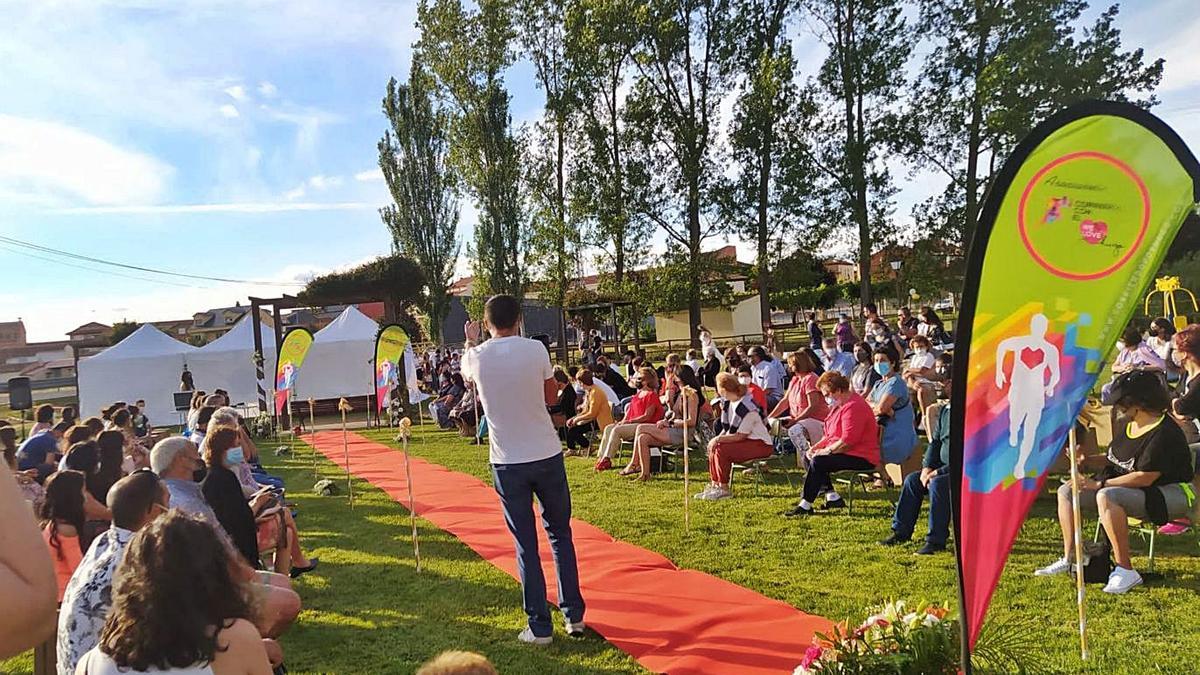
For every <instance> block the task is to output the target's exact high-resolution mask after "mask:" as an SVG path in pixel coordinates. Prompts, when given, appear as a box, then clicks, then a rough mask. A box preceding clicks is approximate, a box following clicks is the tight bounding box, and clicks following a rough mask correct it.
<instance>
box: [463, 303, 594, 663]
mask: <svg viewBox="0 0 1200 675" xmlns="http://www.w3.org/2000/svg"><path fill="white" fill-rule="evenodd" d="M520 318H521V303H520V302H519V301H518V300H517V299H516V298H514V297H512V296H510V295H495V296H492V298H491V299H489V300H488V301H487V305H486V306H485V308H484V314H483V322H484V326H485V327H486V328H487V330H488V332H489V333H490V334H491V335H492V338H491V339H490V340H487V341H486V342H484V343H483V344H481V345H479V346H478V347H473V348H471V349H469V350H467V353H466V354H465V355H464V356H463V359H462V374H463V377H465V378H466V379H469V380H471V381H472V382H474V383H475V386H476V388H477V391H478V392H479V398H480V400H481V401H482V402H483V414H484V415H486V416H487V425H488V436H489V440H490V443H491V459H490V461H491V464H492V480H493V482H494V484H495V486H496V492H497V493H498V494H499V495H500V505H501V506H503V507H504V520H505V521H506V522H507V523H508V531H509V532H511V533H512V536H513V541H514V543H515V544H516V548H517V572H518V575H519V576H520V579H521V588H522V591H523V594H524V601H523V604H524V608H525V614H526V615H528V616H529V626H528V627H527V628H526V629H525V630H524V631H522V632H521V634H520V635H518V636H517V639H519V640H521V641H522V642H527V643H532V644H538V645H546V644H550V642H551V639H552V637H551V636H552V634H553V632H554V627H553V624H552V623H551V621H550V612H549V609H548V607H547V605H546V579H545V577H544V575H543V574H542V563H541V558H540V557H539V555H538V540H537V525H536V516H535V515H534V511H533V498H534V496H535V495H536V496H537V499H538V502H539V503H540V504H541V505H542V522H543V524H544V527H545V528H546V534H547V535H549V539H550V548H551V551H552V552H553V554H554V564H555V567H556V568H557V571H558V599H559V602H558V605H559V608H560V609H561V610H562V613H563V617H564V618H565V620H566V630H567V633H568V634H569V635H571V636H574V637H578V636H580V635H582V634H583V631H584V623H583V611H584V602H583V596H582V594H580V592H579V568H578V565H577V563H576V561H575V544H574V541H573V540H572V538H571V492H570V488H569V487H568V485H567V472H566V468H565V467H564V466H563V455H562V445H561V444H560V442H559V439H558V434H557V433H556V432H555V430H554V424H553V423H552V422H551V421H550V413H549V412H547V411H546V406H547V405H552V404H554V403H556V402H557V401H558V386H557V382H556V381H555V379H554V369H553V367H551V365H550V357H549V355H548V354H547V353H546V348H545V346H543V345H542V343H541V342H538V341H536V340H530V339H527V338H523V337H521V336H520V334H519V333H520Z"/></svg>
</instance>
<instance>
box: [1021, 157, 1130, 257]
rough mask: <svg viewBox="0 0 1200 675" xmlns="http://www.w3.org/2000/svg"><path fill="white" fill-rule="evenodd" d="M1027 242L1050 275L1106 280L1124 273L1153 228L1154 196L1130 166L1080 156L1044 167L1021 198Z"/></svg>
mask: <svg viewBox="0 0 1200 675" xmlns="http://www.w3.org/2000/svg"><path fill="white" fill-rule="evenodd" d="M1017 226H1018V228H1019V229H1020V232H1021V241H1022V242H1023V243H1024V244H1025V249H1026V250H1027V251H1029V255H1031V256H1033V259H1034V260H1036V261H1037V262H1038V264H1039V265H1041V266H1042V267H1044V268H1045V269H1046V270H1047V271H1048V272H1050V273H1051V274H1054V275H1056V276H1060V277H1063V278H1066V279H1076V280H1088V279H1101V278H1103V277H1106V276H1108V275H1110V274H1112V273H1113V272H1116V271H1117V270H1119V269H1121V267H1122V266H1123V265H1125V263H1127V262H1129V259H1130V258H1132V257H1133V255H1134V254H1135V253H1136V252H1137V250H1138V249H1139V248H1140V247H1141V245H1142V241H1143V239H1145V237H1146V230H1147V229H1148V228H1149V226H1150V193H1149V192H1148V191H1147V190H1146V184H1145V183H1144V182H1143V181H1142V179H1141V177H1140V176H1138V175H1137V174H1136V173H1134V171H1133V170H1132V169H1130V168H1129V166H1128V165H1126V164H1125V163H1124V162H1122V161H1120V160H1118V159H1116V158H1115V157H1113V156H1111V155H1106V154H1104V153H1102V152H1090V151H1089V152H1074V153H1071V154H1069V155H1063V156H1062V157H1059V158H1058V159H1056V160H1054V161H1052V162H1050V163H1049V164H1047V165H1046V166H1044V167H1042V168H1041V169H1040V170H1039V171H1038V172H1037V173H1036V174H1034V176H1033V178H1032V179H1030V181H1029V183H1028V184H1026V185H1025V190H1024V191H1023V192H1022V193H1021V203H1020V206H1019V208H1018V211H1017Z"/></svg>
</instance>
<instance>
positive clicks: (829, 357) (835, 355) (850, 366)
mask: <svg viewBox="0 0 1200 675" xmlns="http://www.w3.org/2000/svg"><path fill="white" fill-rule="evenodd" d="M821 365H822V366H823V367H824V368H825V370H826V371H830V370H836V371H837V372H839V373H841V374H842V375H844V376H846V377H850V376H851V375H852V374H854V366H855V362H854V355H853V354H851V353H849V352H847V351H843V350H841V349H838V343H837V338H836V337H827V338H825V339H824V340H823V341H822V347H821Z"/></svg>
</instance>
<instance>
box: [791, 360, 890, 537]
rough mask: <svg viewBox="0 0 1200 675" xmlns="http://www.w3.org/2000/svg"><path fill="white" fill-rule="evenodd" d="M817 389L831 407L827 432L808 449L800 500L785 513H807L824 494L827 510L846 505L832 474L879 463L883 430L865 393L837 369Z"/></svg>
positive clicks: (798, 514) (869, 468)
mask: <svg viewBox="0 0 1200 675" xmlns="http://www.w3.org/2000/svg"><path fill="white" fill-rule="evenodd" d="M817 389H818V390H819V391H820V392H821V396H822V397H824V399H825V404H826V405H827V406H828V407H829V414H828V415H827V416H826V417H825V436H824V437H823V438H822V439H821V440H820V441H818V442H817V443H815V444H813V446H812V447H811V448H809V450H808V452H806V453H804V460H805V461H806V463H807V464H808V473H807V474H806V475H805V477H804V488H803V492H802V494H801V498H800V503H799V504H797V505H796V506H795V508H793V509H792V510H790V511H788V512H787V513H786V514H785V515H788V516H805V515H808V514H811V513H812V512H813V510H814V509H815V506H814V502H816V500H817V497H819V496H821V495H824V496H825V504H824V507H823V510H830V509H837V508H843V507H845V506H846V502H845V501H844V500H843V499H842V497H841V495H839V494H838V493H837V491H835V490H834V489H833V483H832V481H831V480H830V475H831V474H833V473H837V472H838V471H870V470H872V469H874V468H875V466H876V465H877V464H879V430H878V427H877V426H876V425H875V414H874V411H872V410H871V406H869V405H867V402H866V401H865V400H863V397H862V396H859V395H858V394H856V393H854V392H853V391H850V381H849V380H847V379H846V377H845V376H844V375H842V374H841V373H839V372H837V371H832V370H831V371H829V372H827V373H825V374H824V375H822V376H821V377H820V378H818V379H817Z"/></svg>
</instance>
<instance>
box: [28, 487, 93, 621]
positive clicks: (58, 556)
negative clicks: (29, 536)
mask: <svg viewBox="0 0 1200 675" xmlns="http://www.w3.org/2000/svg"><path fill="white" fill-rule="evenodd" d="M86 493H87V489H86V485H85V479H84V475H83V473H82V472H80V471H75V470H73V469H67V470H65V471H59V472H57V473H55V474H54V475H52V476H50V477H49V478H47V479H46V500H45V501H44V502H43V503H42V508H41V511H40V513H39V514H38V515H39V516H40V519H41V525H42V538H43V539H45V540H46V546H48V547H49V548H50V557H51V558H52V559H53V560H54V573H55V576H56V577H57V578H58V601H59V602H62V599H63V592H64V591H66V590H67V582H68V581H69V580H70V579H71V574H72V573H73V572H74V571H75V568H76V567H78V566H79V561H80V560H81V559H82V558H83V552H84V550H85V549H86V548H87V542H85V541H84V540H83V537H84V534H83V524H84V521H85V520H86V518H85V517H84V514H83V498H84V495H85V494H86Z"/></svg>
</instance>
